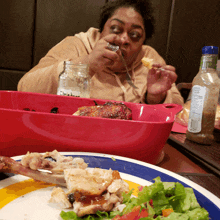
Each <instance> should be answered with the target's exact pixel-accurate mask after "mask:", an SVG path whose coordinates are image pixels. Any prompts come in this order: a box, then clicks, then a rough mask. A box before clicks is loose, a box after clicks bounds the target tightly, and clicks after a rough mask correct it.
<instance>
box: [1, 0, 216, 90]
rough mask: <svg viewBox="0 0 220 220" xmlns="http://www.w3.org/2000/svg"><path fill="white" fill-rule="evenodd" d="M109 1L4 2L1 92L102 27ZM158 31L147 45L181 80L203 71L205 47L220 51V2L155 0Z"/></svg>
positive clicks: (29, 0)
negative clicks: (65, 43)
mask: <svg viewBox="0 0 220 220" xmlns="http://www.w3.org/2000/svg"><path fill="white" fill-rule="evenodd" d="M105 1H106V0H95V1H91V0H83V1H81V0H74V1H73V0H56V1H45V0H8V1H3V0H2V1H0V45H1V46H0V89H1V90H16V89H17V83H18V81H19V79H20V78H21V77H22V76H23V74H24V73H26V72H27V71H28V70H29V69H31V68H32V67H33V66H35V65H36V64H37V63H38V62H39V60H40V58H41V57H43V56H44V55H45V54H46V53H47V52H48V50H49V49H50V48H51V47H53V46H54V45H55V44H57V43H58V42H60V41H61V40H62V39H64V38H65V37H66V36H69V35H74V34H75V33H78V32H80V31H86V30H87V29H88V28H89V27H91V26H92V27H98V22H97V20H98V18H99V8H100V6H102V5H103V4H104V3H105ZM152 4H153V6H154V8H155V13H154V14H155V19H156V29H155V34H154V36H153V38H152V39H150V40H148V42H147V44H149V45H151V46H152V47H154V48H155V49H156V50H157V51H158V52H159V53H160V54H161V56H163V57H164V58H165V60H166V61H167V63H169V64H171V65H173V66H175V67H176V69H177V74H178V79H177V83H178V82H191V81H192V79H193V77H194V76H195V75H196V73H197V72H198V68H199V62H200V57H201V49H202V47H203V46H205V45H216V46H219V47H220V37H219V36H220V13H219V11H220V1H219V0H212V1H207V0H193V1H192V0H165V1H164V0H152Z"/></svg>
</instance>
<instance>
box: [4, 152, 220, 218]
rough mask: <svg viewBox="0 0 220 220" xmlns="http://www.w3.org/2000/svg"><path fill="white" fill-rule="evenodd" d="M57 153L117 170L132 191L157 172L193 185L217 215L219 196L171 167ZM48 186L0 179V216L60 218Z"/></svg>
mask: <svg viewBox="0 0 220 220" xmlns="http://www.w3.org/2000/svg"><path fill="white" fill-rule="evenodd" d="M61 154H62V155H66V156H74V157H75V156H79V157H81V158H83V159H84V160H85V162H86V163H88V165H89V167H99V168H103V169H109V168H112V169H113V170H118V171H119V172H120V173H121V177H122V178H123V179H124V180H125V181H127V182H128V183H129V186H130V188H135V189H136V192H137V187H138V186H139V185H150V184H151V183H152V182H154V181H153V179H154V178H156V177H157V176H160V177H161V180H162V181H167V182H180V183H181V184H183V185H184V186H187V187H192V188H193V189H194V192H195V195H196V197H197V200H198V202H199V204H200V205H201V206H202V207H204V208H205V209H206V210H207V211H208V212H209V213H210V218H211V219H212V220H217V219H219V213H220V199H219V198H217V197H216V196H215V195H214V194H212V193H210V192H209V191H207V190H206V189H204V188H203V187H201V186H199V185H198V184H196V183H194V182H192V181H190V180H188V179H185V178H184V177H181V176H179V175H177V174H175V173H173V172H171V171H168V170H165V169H163V168H159V167H157V166H154V165H151V164H148V163H144V162H141V161H138V160H134V159H129V158H125V157H120V156H114V155H107V154H97V153H81V152H74V153H71V152H61ZM21 157H22V156H17V157H14V158H13V159H15V160H20V159H21ZM52 188H53V186H51V185H50V184H44V183H40V182H34V181H33V180H32V179H29V178H27V177H24V176H21V175H16V176H13V177H9V178H7V179H4V180H2V181H0V195H1V199H0V220H3V219H4V220H14V219H16V220H21V219H22V220H24V219H25V220H35V219H36V220H39V219H41V220H55V219H60V217H59V214H60V211H61V210H60V209H59V208H57V207H53V206H52V205H50V204H49V203H48V200H49V198H50V193H51V190H52ZM136 192H135V193H134V194H136Z"/></svg>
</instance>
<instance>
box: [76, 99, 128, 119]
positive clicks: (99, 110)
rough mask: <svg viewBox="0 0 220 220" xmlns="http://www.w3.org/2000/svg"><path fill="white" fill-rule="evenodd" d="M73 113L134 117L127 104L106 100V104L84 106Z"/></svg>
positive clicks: (116, 117) (106, 116)
mask: <svg viewBox="0 0 220 220" xmlns="http://www.w3.org/2000/svg"><path fill="white" fill-rule="evenodd" d="M73 115H78V116H89V117H101V118H113V119H125V120H131V119H132V112H131V109H129V108H128V107H127V106H126V105H125V104H123V103H115V102H106V103H105V104H104V105H96V106H83V107H80V108H78V111H76V112H75V113H74V114H73Z"/></svg>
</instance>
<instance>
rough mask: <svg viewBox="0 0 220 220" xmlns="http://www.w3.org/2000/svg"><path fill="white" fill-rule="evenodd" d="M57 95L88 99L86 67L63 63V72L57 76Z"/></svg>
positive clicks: (88, 83) (88, 88) (88, 80)
mask: <svg viewBox="0 0 220 220" xmlns="http://www.w3.org/2000/svg"><path fill="white" fill-rule="evenodd" d="M57 95H65V96H74V97H84V98H90V76H89V73H88V65H87V64H81V63H80V64H73V62H71V61H64V70H63V71H62V72H61V74H60V75H59V82H58V88H57Z"/></svg>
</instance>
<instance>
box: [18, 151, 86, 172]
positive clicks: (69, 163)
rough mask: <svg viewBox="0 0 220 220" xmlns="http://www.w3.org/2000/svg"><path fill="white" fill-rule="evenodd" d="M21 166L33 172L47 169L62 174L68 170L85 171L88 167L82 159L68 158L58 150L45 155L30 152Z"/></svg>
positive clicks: (23, 159)
mask: <svg viewBox="0 0 220 220" xmlns="http://www.w3.org/2000/svg"><path fill="white" fill-rule="evenodd" d="M21 164H22V165H23V166H25V167H28V168H30V169H32V170H38V169H46V170H50V171H51V172H52V173H60V172H61V173H62V172H63V170H64V169H67V168H82V169H85V168H86V167H87V166H88V165H87V164H86V163H85V162H84V160H83V159H82V158H79V157H75V158H73V157H71V156H69V157H66V156H63V155H61V154H60V153H59V152H58V151H57V150H54V151H52V152H46V153H45V154H40V153H37V152H35V153H29V152H28V153H27V154H26V155H25V156H24V157H23V158H22V159H21Z"/></svg>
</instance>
